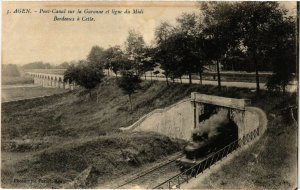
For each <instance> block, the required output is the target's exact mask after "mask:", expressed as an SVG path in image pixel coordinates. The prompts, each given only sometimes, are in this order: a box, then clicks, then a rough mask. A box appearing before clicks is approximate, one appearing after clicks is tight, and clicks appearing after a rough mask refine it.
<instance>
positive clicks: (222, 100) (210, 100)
mask: <svg viewBox="0 0 300 190" xmlns="http://www.w3.org/2000/svg"><path fill="white" fill-rule="evenodd" d="M191 101H195V102H199V103H205V104H212V105H216V106H221V107H227V108H233V109H239V110H245V107H246V106H249V105H250V104H251V101H250V100H248V99H236V98H226V97H221V96H213V95H206V94H200V93H197V92H192V94H191Z"/></svg>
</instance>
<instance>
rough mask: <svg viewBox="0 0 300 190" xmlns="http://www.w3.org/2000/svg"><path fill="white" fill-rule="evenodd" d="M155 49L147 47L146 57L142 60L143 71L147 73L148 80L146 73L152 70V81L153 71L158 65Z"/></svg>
mask: <svg viewBox="0 0 300 190" xmlns="http://www.w3.org/2000/svg"><path fill="white" fill-rule="evenodd" d="M154 56H155V49H154V48H152V47H145V49H144V58H143V59H142V60H141V61H142V64H141V72H142V73H144V74H145V80H146V73H147V72H149V71H151V72H150V79H151V81H152V71H153V70H154V67H156V66H157V64H156V62H155V59H154Z"/></svg>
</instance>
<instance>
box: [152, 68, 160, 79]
mask: <svg viewBox="0 0 300 190" xmlns="http://www.w3.org/2000/svg"><path fill="white" fill-rule="evenodd" d="M159 73H160V72H159V71H158V70H156V71H154V72H153V74H154V75H155V76H156V79H158V78H157V75H158V74H159Z"/></svg>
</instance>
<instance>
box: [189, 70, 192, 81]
mask: <svg viewBox="0 0 300 190" xmlns="http://www.w3.org/2000/svg"><path fill="white" fill-rule="evenodd" d="M188 74H189V84H192V72H191V71H189V73H188Z"/></svg>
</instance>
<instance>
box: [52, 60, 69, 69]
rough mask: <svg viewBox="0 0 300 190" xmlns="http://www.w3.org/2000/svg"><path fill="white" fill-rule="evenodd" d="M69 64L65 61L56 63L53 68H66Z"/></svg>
mask: <svg viewBox="0 0 300 190" xmlns="http://www.w3.org/2000/svg"><path fill="white" fill-rule="evenodd" d="M69 66H70V64H69V63H68V62H66V61H65V62H63V63H61V64H59V65H57V66H56V67H55V68H57V69H67V68H68V67H69Z"/></svg>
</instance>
